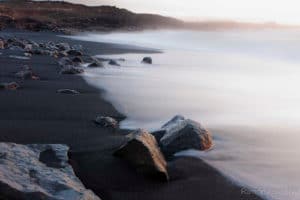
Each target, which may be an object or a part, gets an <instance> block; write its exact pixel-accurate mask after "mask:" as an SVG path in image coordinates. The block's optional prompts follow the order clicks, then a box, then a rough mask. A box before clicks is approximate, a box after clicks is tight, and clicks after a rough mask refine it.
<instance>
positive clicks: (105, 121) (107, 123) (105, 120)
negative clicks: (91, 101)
mask: <svg viewBox="0 0 300 200" xmlns="http://www.w3.org/2000/svg"><path fill="white" fill-rule="evenodd" d="M94 122H95V123H96V124H99V125H100V126H103V127H105V128H108V127H112V128H117V126H118V121H117V120H115V119H114V118H112V117H104V116H97V117H96V119H95V120H94Z"/></svg>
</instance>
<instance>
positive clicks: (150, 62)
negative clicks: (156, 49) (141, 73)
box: [142, 57, 152, 64]
mask: <svg viewBox="0 0 300 200" xmlns="http://www.w3.org/2000/svg"><path fill="white" fill-rule="evenodd" d="M142 62H143V63H146V64H152V58H151V57H145V58H143V60H142Z"/></svg>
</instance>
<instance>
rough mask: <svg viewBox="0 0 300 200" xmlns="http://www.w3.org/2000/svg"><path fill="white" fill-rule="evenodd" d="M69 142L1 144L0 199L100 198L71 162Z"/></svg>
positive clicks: (81, 199) (78, 199)
mask: <svg viewBox="0 0 300 200" xmlns="http://www.w3.org/2000/svg"><path fill="white" fill-rule="evenodd" d="M68 150H69V148H68V147H67V146H66V145H60V144H55V145H54V144H53V145H52V144H49V145H47V144H36V145H19V144H13V143H0V199H18V200H28V199H30V200H41V199H47V200H63V199H72V200H100V198H99V197H97V196H96V195H95V194H94V193H93V192H92V191H90V190H87V189H86V188H85V187H84V185H83V184H82V183H81V182H80V180H79V179H78V178H77V177H76V176H75V174H74V171H73V169H72V167H71V166H70V165H69V164H68Z"/></svg>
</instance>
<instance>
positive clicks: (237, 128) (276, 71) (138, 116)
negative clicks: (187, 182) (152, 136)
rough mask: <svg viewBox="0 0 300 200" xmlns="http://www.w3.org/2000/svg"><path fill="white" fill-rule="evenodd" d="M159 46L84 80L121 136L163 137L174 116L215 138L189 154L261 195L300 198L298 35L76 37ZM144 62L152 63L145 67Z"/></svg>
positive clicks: (278, 32) (237, 33) (165, 33)
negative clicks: (128, 131) (116, 116)
mask: <svg viewBox="0 0 300 200" xmlns="http://www.w3.org/2000/svg"><path fill="white" fill-rule="evenodd" d="M72 38H74V39H79V40H89V41H95V42H113V43H120V44H130V45H137V46H142V47H147V48H155V49H160V50H162V51H163V53H161V54H122V55H111V56H100V57H109V58H125V59H126V61H125V62H121V61H119V63H120V64H121V66H120V67H117V66H109V65H106V67H105V68H104V69H102V68H101V69H92V70H87V72H86V74H85V79H86V80H87V81H88V82H89V83H90V84H92V85H95V86H97V87H99V88H104V89H105V90H106V91H107V92H106V97H107V98H108V99H109V100H110V101H111V102H112V103H113V104H114V105H115V106H116V108H117V109H118V110H119V111H120V112H122V113H124V114H125V115H126V116H127V117H128V118H127V119H126V120H125V121H124V122H122V127H124V128H132V129H135V128H146V129H149V130H155V129H158V128H159V127H160V126H161V125H162V124H163V123H164V122H166V121H168V120H169V119H170V118H171V117H173V116H174V115H176V114H181V115H184V116H186V117H188V118H191V119H194V120H196V121H199V122H201V123H202V124H203V125H204V126H205V127H207V128H208V129H209V130H211V132H212V133H213V136H214V148H213V149H212V150H211V151H208V152H198V151H193V150H189V151H185V152H181V153H180V154H179V155H188V156H194V157H199V158H202V159H204V160H205V161H206V162H208V163H209V164H211V165H212V166H214V167H216V168H217V169H218V170H219V171H220V172H222V173H223V174H224V175H226V176H228V177H229V178H231V179H233V180H234V181H236V182H238V183H239V184H241V185H244V186H247V187H249V188H251V189H252V190H253V191H254V192H256V193H257V194H259V195H261V196H264V197H267V198H269V199H273V200H277V199H280V200H299V199H300V173H299V170H300V145H299V144H300V30H259V31H245V30H242V31H241V30H231V31H210V32H208V31H205V32H201V31H146V32H133V33H111V34H95V33H86V34H82V35H78V36H72ZM144 56H151V57H152V58H153V65H147V64H142V63H141V60H142V58H143V57H144Z"/></svg>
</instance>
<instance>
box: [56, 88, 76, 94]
mask: <svg viewBox="0 0 300 200" xmlns="http://www.w3.org/2000/svg"><path fill="white" fill-rule="evenodd" d="M57 93H61V94H80V92H78V91H77V90H72V89H59V90H57Z"/></svg>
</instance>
